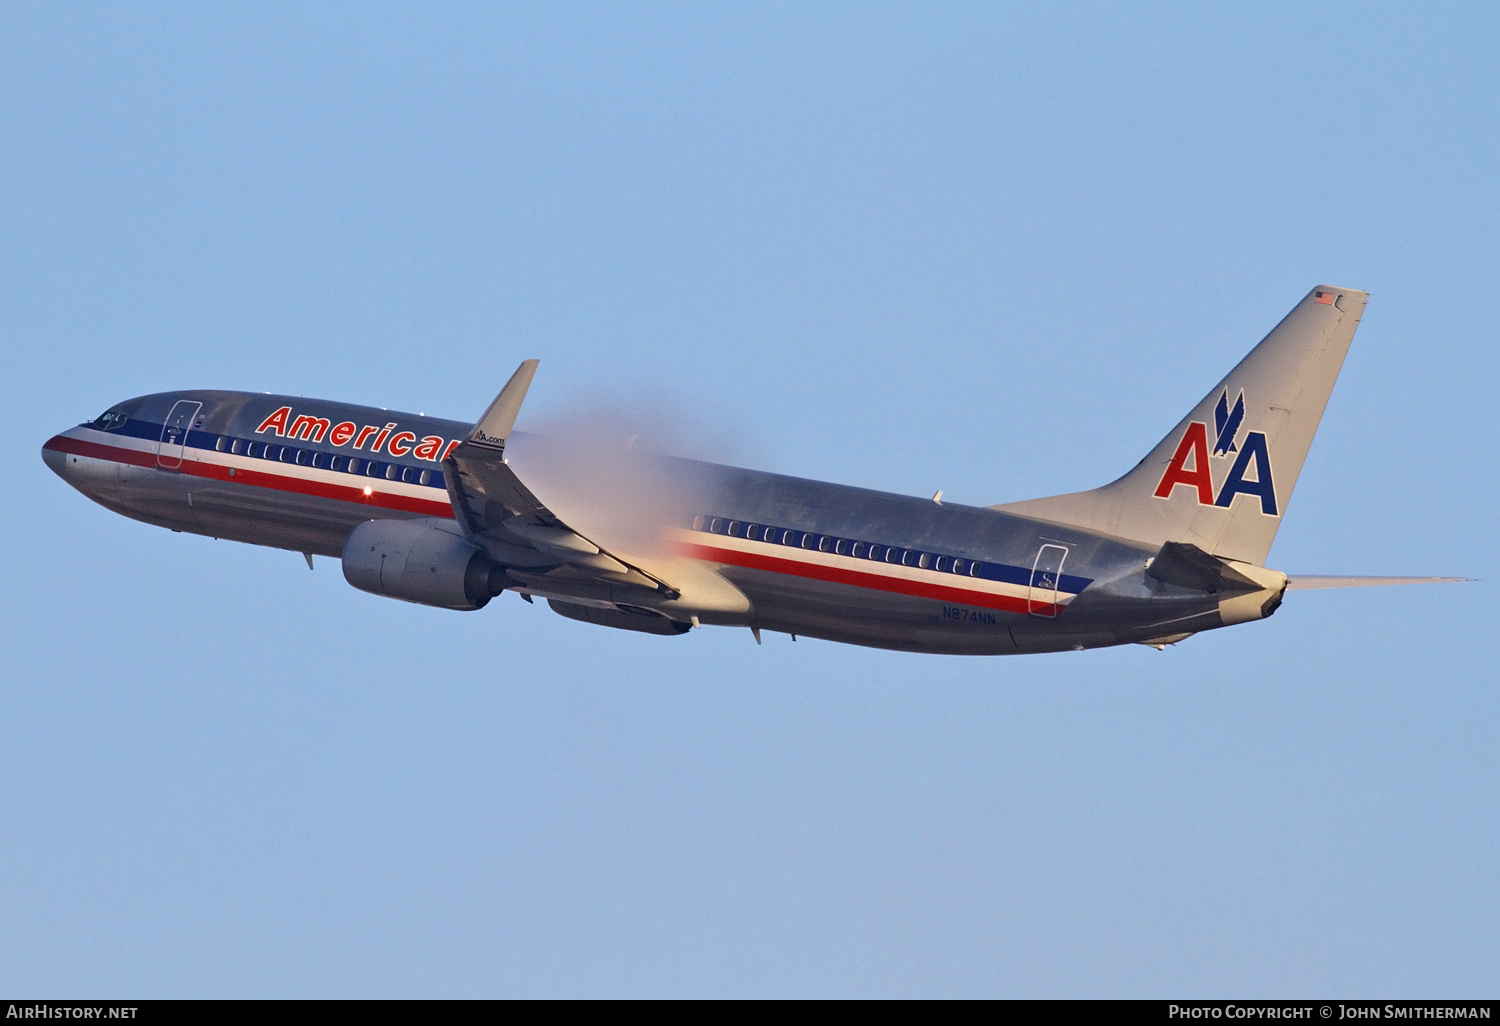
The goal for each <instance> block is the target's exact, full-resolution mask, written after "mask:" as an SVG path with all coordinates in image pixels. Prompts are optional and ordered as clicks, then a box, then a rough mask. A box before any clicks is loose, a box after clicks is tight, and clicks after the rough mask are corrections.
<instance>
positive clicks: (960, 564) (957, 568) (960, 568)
mask: <svg viewBox="0 0 1500 1026" xmlns="http://www.w3.org/2000/svg"><path fill="white" fill-rule="evenodd" d="M938 569H939V570H941V569H942V567H938ZM953 572H954V573H956V574H961V573H963V572H964V561H963V560H961V559H959V558H958V557H957V556H954V557H953Z"/></svg>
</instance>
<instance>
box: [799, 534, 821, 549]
mask: <svg viewBox="0 0 1500 1026" xmlns="http://www.w3.org/2000/svg"><path fill="white" fill-rule="evenodd" d="M817 544H818V536H817V535H815V534H804V535H803V536H802V547H803V548H804V549H810V548H813V547H814V546H816V545H817Z"/></svg>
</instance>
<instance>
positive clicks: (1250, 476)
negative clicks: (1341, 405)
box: [992, 285, 1369, 564]
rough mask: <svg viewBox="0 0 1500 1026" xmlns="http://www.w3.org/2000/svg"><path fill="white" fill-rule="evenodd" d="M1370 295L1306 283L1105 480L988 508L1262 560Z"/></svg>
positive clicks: (1246, 559) (1249, 560)
mask: <svg viewBox="0 0 1500 1026" xmlns="http://www.w3.org/2000/svg"><path fill="white" fill-rule="evenodd" d="M1368 299H1369V295H1368V294H1367V293H1364V292H1359V291H1357V290H1355V289H1344V288H1335V287H1333V286H1331V285H1319V286H1318V287H1317V288H1315V289H1313V290H1312V291H1311V292H1309V293H1308V294H1307V297H1306V298H1305V299H1303V300H1302V302H1300V303H1298V304H1297V305H1296V307H1294V308H1293V309H1292V312H1291V313H1289V314H1287V315H1286V317H1285V318H1283V319H1282V321H1281V323H1280V324H1278V325H1276V327H1275V328H1274V329H1272V331H1271V333H1270V334H1269V335H1267V336H1266V337H1265V338H1264V339H1263V340H1262V341H1261V343H1260V345H1258V346H1256V347H1255V348H1254V349H1252V350H1251V351H1250V355H1248V356H1246V357H1245V358H1244V359H1243V360H1241V361H1240V363H1239V366H1237V367H1235V368H1234V370H1232V371H1230V372H1229V375H1228V376H1227V377H1225V378H1224V380H1223V381H1221V382H1219V383H1218V384H1217V385H1215V386H1214V389H1213V391H1211V392H1209V393H1208V395H1206V396H1204V397H1203V401H1202V402H1200V403H1199V404H1198V405H1197V406H1195V407H1194V408H1193V410H1192V412H1191V413H1189V414H1188V415H1187V416H1186V417H1185V418H1183V420H1182V423H1180V424H1178V425H1177V426H1176V427H1175V428H1173V429H1172V432H1171V433H1170V434H1168V435H1167V437H1166V438H1163V439H1162V440H1161V442H1160V443H1159V444H1158V445H1157V446H1156V448H1154V449H1152V450H1151V452H1150V454H1149V455H1148V456H1147V457H1146V458H1145V459H1144V460H1142V461H1141V462H1140V463H1139V464H1137V465H1136V467H1135V469H1134V470H1132V471H1131V472H1130V473H1128V474H1126V475H1125V476H1124V477H1122V478H1120V479H1119V480H1118V481H1115V482H1114V483H1113V484H1107V485H1105V486H1104V487H1103V488H1095V489H1094V490H1093V491H1087V492H1073V493H1071V494H1068V495H1054V496H1052V497H1050V498H1046V499H1028V500H1026V501H1024V502H1009V503H1005V504H1003V505H999V506H994V507H992V508H993V509H998V510H1003V511H1005V512H1007V513H1018V514H1020V515H1022V516H1027V517H1036V518H1038V519H1041V520H1051V521H1055V522H1057V523H1063V524H1071V525H1074V526H1077V527H1083V528H1087V529H1088V530H1093V531H1102V532H1104V533H1107V534H1113V535H1118V536H1120V537H1123V538H1130V539H1133V540H1136V541H1141V542H1145V543H1147V544H1149V545H1152V546H1158V545H1161V544H1163V543H1165V542H1169V541H1170V542H1187V543H1191V544H1193V545H1196V546H1197V547H1198V548H1200V549H1202V550H1203V551H1205V552H1210V553H1213V554H1214V555H1216V556H1221V557H1223V558H1225V559H1234V560H1240V561H1243V562H1247V563H1256V564H1264V563H1265V560H1266V555H1267V553H1269V552H1270V550H1271V542H1272V540H1273V539H1275V537H1276V529H1277V528H1278V527H1279V526H1281V517H1282V515H1283V514H1284V513H1285V512H1286V505H1287V501H1288V500H1289V499H1290V498H1291V495H1292V488H1293V487H1294V486H1295V485H1296V483H1297V475H1298V474H1299V473H1301V471H1302V463H1303V461H1304V460H1305V459H1306V458H1307V450H1308V448H1309V447H1310V446H1311V445H1312V439H1313V434H1314V433H1315V432H1316V431H1317V430H1318V422H1319V421H1321V420H1322V419H1323V408H1324V407H1325V406H1327V405H1328V396H1329V394H1330V393H1331V392H1332V391H1333V383H1334V381H1335V380H1336V379H1337V378H1338V374H1339V368H1341V367H1342V366H1343V364H1344V354H1345V353H1347V352H1348V351H1349V343H1350V342H1351V341H1352V340H1353V339H1354V329H1355V328H1357V327H1358V326H1359V319H1360V316H1361V315H1362V314H1363V313H1364V310H1365V303H1366V302H1367V301H1368Z"/></svg>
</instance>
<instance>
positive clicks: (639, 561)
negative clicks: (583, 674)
mask: <svg viewBox="0 0 1500 1026" xmlns="http://www.w3.org/2000/svg"><path fill="white" fill-rule="evenodd" d="M537 363H538V361H536V360H527V361H525V362H523V363H522V364H521V366H520V367H519V368H518V369H517V370H516V372H515V374H514V375H512V376H511V379H510V381H509V382H507V383H506V385H505V387H504V388H503V389H501V390H500V394H499V395H498V396H496V397H495V401H494V402H493V403H491V404H490V407H489V409H488V410H486V411H485V413H484V416H482V417H480V418H479V420H478V421H476V422H475V424H474V427H473V428H472V429H471V430H470V431H469V435H468V437H467V438H465V439H464V440H463V441H462V442H460V443H459V444H458V445H457V446H456V447H455V448H454V449H453V451H452V452H451V453H449V454H448V458H447V459H445V460H444V461H443V471H444V477H445V479H446V481H447V483H448V496H449V499H450V500H451V501H452V503H453V511H454V515H455V516H456V517H457V519H458V521H459V523H460V525H461V526H462V527H463V530H464V533H465V534H466V535H467V536H468V537H469V538H470V539H471V540H472V541H475V542H477V543H479V544H480V545H483V546H484V548H485V549H486V551H488V552H489V554H490V556H491V557H492V558H493V559H494V560H495V561H496V562H498V563H500V564H501V565H502V566H503V567H504V568H505V574H506V577H507V579H508V580H509V581H510V582H511V583H510V586H511V587H514V588H515V589H516V590H518V591H520V592H521V593H522V594H523V595H528V596H529V595H532V594H536V595H542V596H544V597H546V598H556V599H561V600H564V601H567V602H574V603H580V602H581V603H585V604H589V605H591V606H593V607H596V608H606V609H609V608H614V609H625V610H634V611H637V612H638V611H639V608H638V607H644V608H646V609H649V610H653V611H655V612H657V613H659V614H661V615H663V616H666V617H668V618H669V619H672V620H675V621H677V622H679V623H697V622H699V619H700V617H701V618H702V620H703V621H704V622H708V623H721V624H736V623H742V622H748V620H747V617H748V616H749V615H750V613H751V607H750V602H749V600H748V599H746V597H745V596H744V594H743V593H741V592H740V591H739V589H737V588H735V587H734V585H732V584H730V583H729V582H728V581H726V580H725V579H724V578H723V577H721V576H719V574H717V573H715V572H714V571H713V570H712V569H710V568H709V567H708V566H706V565H704V564H702V563H700V562H698V561H696V560H693V559H689V558H686V557H682V556H673V555H670V554H667V555H660V554H658V555H653V556H650V557H649V558H647V557H637V556H633V555H625V554H622V553H620V552H618V551H612V550H611V549H609V548H607V547H606V546H605V545H604V544H602V543H601V540H600V539H598V538H594V537H590V536H588V535H587V534H586V533H585V532H584V531H583V530H582V529H580V527H579V525H578V524H577V523H570V522H569V518H568V512H567V510H564V509H556V508H552V507H550V506H549V505H548V504H547V503H546V502H545V501H543V500H542V499H541V498H538V496H537V495H536V493H535V492H533V491H532V489H530V488H528V487H527V486H526V484H525V482H523V481H522V480H521V478H520V477H519V476H518V475H517V474H516V472H515V471H514V470H513V469H512V468H511V466H510V464H509V463H508V462H507V461H506V458H505V447H506V444H507V442H508V441H509V439H510V435H511V431H512V429H513V428H514V427H515V423H516V416H517V414H519V413H520V410H521V402H522V400H524V399H525V398H526V391H527V389H528V388H529V387H530V386H531V380H532V378H533V377H534V376H535V375H536V369H537ZM561 501H563V502H567V501H570V500H568V499H566V498H564V499H563V500H561ZM582 516H583V518H584V519H588V517H587V515H582ZM647 562H649V563H650V565H649V566H647V565H645V563H647Z"/></svg>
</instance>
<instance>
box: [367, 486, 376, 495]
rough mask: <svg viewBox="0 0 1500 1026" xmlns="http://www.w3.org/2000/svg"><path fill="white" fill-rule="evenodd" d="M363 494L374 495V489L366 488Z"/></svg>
mask: <svg viewBox="0 0 1500 1026" xmlns="http://www.w3.org/2000/svg"><path fill="white" fill-rule="evenodd" d="M365 494H366V495H374V494H375V489H373V488H366V489H365Z"/></svg>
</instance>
